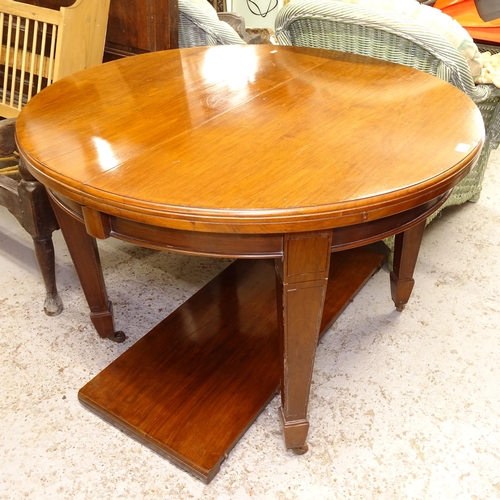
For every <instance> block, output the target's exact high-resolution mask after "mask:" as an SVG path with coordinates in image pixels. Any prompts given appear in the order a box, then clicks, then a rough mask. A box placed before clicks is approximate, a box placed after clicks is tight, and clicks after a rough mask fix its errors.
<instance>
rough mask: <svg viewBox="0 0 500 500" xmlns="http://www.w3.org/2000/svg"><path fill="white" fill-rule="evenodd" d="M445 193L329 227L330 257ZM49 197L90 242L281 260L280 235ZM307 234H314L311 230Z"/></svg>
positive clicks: (408, 220) (409, 220)
mask: <svg viewBox="0 0 500 500" xmlns="http://www.w3.org/2000/svg"><path fill="white" fill-rule="evenodd" d="M450 193H451V190H450V191H448V192H446V193H444V194H442V195H440V196H438V197H437V198H434V199H433V200H431V201H428V202H427V203H424V204H422V205H419V206H416V207H413V208H411V209H409V210H406V211H404V212H400V213H396V214H394V215H391V216H388V217H384V218H381V219H376V220H371V221H368V222H364V223H360V224H354V225H351V226H343V227H335V228H332V229H331V230H332V252H338V251H342V250H347V249H350V248H356V247H360V246H364V245H368V244H370V243H374V242H376V241H380V240H381V239H383V238H386V237H388V236H391V235H394V234H396V233H400V232H403V231H405V230H406V229H409V228H411V227H412V226H414V225H416V224H418V223H419V222H421V221H422V220H424V219H426V218H427V217H428V216H429V215H430V214H432V213H433V212H434V211H435V210H437V208H439V206H440V205H442V204H443V203H444V202H445V201H446V199H447V198H448V196H449V195H450ZM49 194H50V198H51V200H52V202H53V203H56V204H57V205H58V206H60V207H61V208H62V209H63V210H65V211H66V212H67V213H68V214H70V215H71V216H72V217H74V218H75V219H77V220H79V221H80V222H81V223H83V224H85V226H86V229H87V232H88V233H89V234H90V235H91V236H93V237H95V238H99V239H105V238H108V237H114V238H117V239H120V240H122V241H126V242H129V243H134V244H136V245H140V246H143V247H147V248H153V249H156V250H167V251H171V252H177V253H184V254H193V255H203V256H207V257H223V258H249V259H267V258H282V257H283V233H271V234H241V233H208V232H200V231H186V230H179V229H170V228H167V227H160V226H152V225H150V224H146V223H143V222H139V221H134V220H131V219H126V218H122V217H117V216H114V215H108V214H104V213H102V212H97V211H95V210H93V209H89V208H87V207H85V206H82V205H80V204H78V203H76V202H74V201H72V200H70V199H69V198H66V197H65V196H62V195H60V194H58V193H55V192H54V191H51V190H49ZM312 230H313V231H314V228H312Z"/></svg>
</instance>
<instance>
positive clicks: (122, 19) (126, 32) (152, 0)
mask: <svg viewBox="0 0 500 500" xmlns="http://www.w3.org/2000/svg"><path fill="white" fill-rule="evenodd" d="M178 19H179V13H178V8H177V0H111V5H110V9H109V21H108V32H107V35H106V47H105V53H104V59H105V60H111V59H117V58H119V57H124V56H129V55H132V54H140V53H143V52H154V51H157V50H165V49H171V48H176V47H177V46H178V41H177V36H178V35H177V33H178Z"/></svg>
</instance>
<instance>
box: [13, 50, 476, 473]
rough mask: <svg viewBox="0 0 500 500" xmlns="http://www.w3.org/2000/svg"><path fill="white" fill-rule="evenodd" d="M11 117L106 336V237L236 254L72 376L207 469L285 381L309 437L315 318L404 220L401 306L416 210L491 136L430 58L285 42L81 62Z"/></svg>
mask: <svg viewBox="0 0 500 500" xmlns="http://www.w3.org/2000/svg"><path fill="white" fill-rule="evenodd" d="M16 134H17V135H16V140H17V144H18V149H19V154H20V157H21V163H22V165H23V168H24V169H25V170H27V171H28V172H29V174H30V175H32V176H33V178H34V180H35V179H36V180H37V181H39V182H41V183H43V184H44V185H45V187H46V188H47V190H48V193H49V195H50V197H51V202H52V204H53V207H54V210H55V212H56V215H57V217H58V220H59V224H60V226H61V229H62V232H63V235H64V238H65V240H66V242H67V245H68V248H69V250H70V253H71V256H72V259H73V262H74V264H75V267H76V269H77V273H78V276H79V278H80V281H81V284H82V288H83V291H84V293H85V296H86V299H87V301H88V304H89V307H90V311H91V313H90V315H91V320H92V322H93V324H94V326H95V328H96V330H97V332H98V334H99V335H100V336H101V337H103V338H110V339H113V340H115V341H123V340H124V339H125V334H124V333H123V332H117V331H116V329H115V325H114V319H113V312H112V308H111V302H110V301H109V300H108V295H107V291H106V288H105V283H104V279H103V274H102V269H101V263H100V260H99V254H98V245H97V243H96V238H97V239H105V238H108V237H114V238H119V239H121V240H124V241H126V242H131V243H135V244H138V245H142V246H145V247H150V248H153V249H160V250H168V251H173V252H181V253H186V254H193V255H203V256H210V257H225V258H228V257H229V258H234V259H236V260H235V262H234V263H233V264H231V265H230V266H229V267H228V268H227V269H225V270H224V271H223V272H222V273H221V275H219V276H218V277H216V278H215V279H214V280H213V281H212V282H210V283H209V284H207V285H206V286H205V287H204V288H203V289H202V290H200V292H198V293H197V294H195V295H194V296H193V297H191V298H190V299H189V300H188V301H187V302H186V303H185V304H183V305H182V306H181V307H180V308H179V309H178V310H176V311H174V312H173V313H172V314H171V315H170V316H169V317H167V318H166V319H165V320H163V321H162V322H161V323H159V325H157V326H156V327H155V328H153V329H152V330H151V331H150V332H148V333H146V334H145V335H144V336H143V337H142V338H141V339H140V340H139V341H138V342H137V343H136V344H134V345H133V346H132V347H130V348H129V349H128V350H127V351H125V352H124V353H123V354H122V355H121V356H120V357H119V358H117V359H116V360H115V361H114V362H113V363H112V364H111V365H110V366H108V367H107V368H105V369H104V370H103V371H102V372H101V373H99V374H98V375H97V376H96V377H95V378H94V379H92V380H91V381H89V382H88V384H86V385H85V387H83V388H82V389H81V390H80V392H79V398H80V401H81V402H82V403H83V404H84V405H85V406H87V407H88V408H90V409H91V410H92V411H94V412H96V413H97V414H98V415H100V416H101V417H103V418H104V419H106V420H107V421H109V422H110V423H112V424H114V425H116V426H118V427H119V428H120V429H122V430H124V431H125V432H126V433H128V434H130V435H131V436H133V437H134V438H136V439H138V440H140V441H141V442H142V443H144V444H146V445H147V446H149V447H150V448H152V449H153V450H155V451H157V452H158V453H160V454H162V455H163V456H165V457H168V458H169V459H170V460H171V461H173V462H174V463H175V464H177V465H179V466H181V467H183V468H184V469H186V470H187V471H189V472H190V473H192V474H194V475H195V476H196V477H199V478H201V479H202V480H204V481H206V482H209V481H210V480H211V479H212V478H213V477H214V475H215V474H216V473H217V472H218V470H219V469H220V465H221V463H222V462H223V460H224V459H225V458H226V457H227V454H228V452H229V450H230V449H231V448H232V447H233V446H234V444H235V443H236V442H237V441H238V439H239V438H240V437H241V436H242V434H243V433H244V432H245V430H246V429H247V428H248V427H249V425H251V423H252V422H253V421H254V419H255V418H256V416H257V415H258V414H259V412H260V411H261V410H262V409H263V408H264V407H265V406H266V404H267V403H268V402H269V401H270V399H271V398H272V397H273V396H274V394H275V393H276V391H277V390H278V388H281V409H280V418H281V422H282V427H283V433H284V440H285V446H286V448H287V449H292V450H294V451H295V452H296V453H298V454H301V453H304V452H306V451H307V444H306V438H307V434H308V429H309V421H308V413H307V409H308V401H309V392H310V384H311V378H312V374H313V365H314V358H315V351H316V346H317V343H318V337H319V335H320V334H322V333H324V332H325V331H326V330H327V329H328V327H329V326H330V325H331V323H332V321H333V319H334V318H335V317H336V315H338V313H339V311H340V310H341V309H342V308H343V307H345V303H344V302H348V300H346V301H344V302H343V303H342V304H341V305H338V304H337V305H335V301H336V300H337V298H338V297H341V296H343V295H346V294H347V296H348V297H347V299H349V298H350V297H352V296H353V294H354V293H355V291H356V290H357V289H359V287H360V286H361V285H362V284H363V283H364V281H366V279H367V276H369V275H370V273H373V272H374V269H375V268H377V266H379V265H380V262H381V257H380V255H381V254H380V252H379V251H378V250H377V251H375V250H373V251H372V250H371V249H370V247H368V246H367V245H369V244H373V243H375V242H377V241H380V240H381V239H383V238H385V237H388V236H391V235H396V236H395V248H394V257H393V268H392V271H391V273H390V285H391V294H392V299H393V301H394V303H395V305H396V307H397V308H398V310H402V309H403V307H404V305H405V304H406V303H407V301H408V299H409V297H410V294H411V291H412V288H413V285H414V280H413V273H414V269H415V264H416V260H417V255H418V251H419V247H420V242H421V239H422V234H423V230H424V226H425V221H426V219H427V217H428V216H429V215H430V214H432V213H433V212H434V211H435V210H437V209H438V207H439V206H440V205H441V204H442V203H443V202H444V201H445V199H446V197H447V196H448V195H449V192H450V190H452V188H453V187H454V186H455V185H456V184H457V183H458V182H459V181H460V180H461V179H463V178H464V177H465V176H466V175H467V173H468V172H469V171H470V169H471V168H472V166H473V165H474V163H475V161H476V160H477V158H478V154H479V152H480V150H481V147H482V144H483V141H484V127H483V122H482V119H481V115H480V113H479V111H478V109H477V108H476V106H475V105H474V104H473V102H472V101H471V100H470V99H469V98H468V97H467V96H466V95H465V94H463V93H462V92H460V91H459V90H457V89H456V88H455V87H453V86H452V85H450V84H449V83H446V82H444V81H442V80H440V79H438V78H436V77H434V76H431V75H429V74H426V73H423V72H419V71H416V70H414V69H411V68H408V67H406V66H400V65H395V64H391V63H388V62H384V61H379V60H376V59H370V58H366V57H362V56H356V55H351V54H345V53H339V52H334V51H324V50H314V49H306V48H298V47H282V46H274V45H248V46H244V45H242V46H219V47H197V48H191V49H180V50H177V49H176V50H169V51H162V52H154V53H149V54H144V55H138V56H133V57H130V58H125V59H121V60H117V61H113V62H110V63H106V64H103V65H99V66H96V67H93V68H89V69H86V70H84V71H81V72H78V73H76V74H74V75H71V76H69V77H66V78H64V79H62V80H59V81H57V82H55V83H53V84H52V85H50V86H49V87H48V88H47V89H45V90H43V91H42V92H40V93H39V94H38V95H36V96H35V97H34V98H33V99H32V100H31V101H30V102H29V103H28V104H27V105H26V106H25V107H24V109H23V111H22V112H21V114H20V116H19V118H18V121H17V132H16ZM382 258H383V257H382ZM367 262H368V264H366V263H367ZM363 266H364V267H363ZM356 274H358V275H359V274H362V275H363V277H362V278H361V279H359V280H358V281H356V279H358V278H355V277H354V276H355V275H356ZM328 282H330V286H328V287H327V285H328ZM353 283H354V284H353ZM139 300H140V299H139V298H137V301H139ZM332 304H333V305H332Z"/></svg>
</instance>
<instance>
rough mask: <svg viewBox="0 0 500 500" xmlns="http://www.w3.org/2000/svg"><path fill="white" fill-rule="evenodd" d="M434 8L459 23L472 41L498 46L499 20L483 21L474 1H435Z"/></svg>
mask: <svg viewBox="0 0 500 500" xmlns="http://www.w3.org/2000/svg"><path fill="white" fill-rule="evenodd" d="M434 7H435V8H437V9H439V10H441V11H442V12H444V13H445V14H448V15H449V16H450V17H452V18H453V19H455V20H456V21H457V22H458V23H460V24H461V25H462V26H463V27H464V28H465V29H466V30H467V31H468V32H469V34H470V35H471V37H472V38H473V39H474V40H476V41H483V42H493V43H498V44H500V18H499V19H494V20H492V21H489V22H486V21H483V20H482V19H481V17H480V16H479V13H478V11H477V8H476V5H475V3H474V0H437V1H436V3H435V4H434Z"/></svg>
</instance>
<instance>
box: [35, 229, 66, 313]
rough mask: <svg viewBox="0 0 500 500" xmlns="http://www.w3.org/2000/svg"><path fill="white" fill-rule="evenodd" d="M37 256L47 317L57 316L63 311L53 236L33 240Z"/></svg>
mask: <svg viewBox="0 0 500 500" xmlns="http://www.w3.org/2000/svg"><path fill="white" fill-rule="evenodd" d="M33 243H34V246H35V255H36V258H37V261H38V266H39V267H40V271H41V273H42V278H43V282H44V284H45V290H46V295H45V303H44V306H43V309H44V311H45V314H46V315H47V316H57V315H58V314H60V313H61V312H62V310H63V303H62V300H61V297H59V294H58V293H57V285H56V266H55V253H54V244H53V242H52V236H51V235H50V236H48V237H47V238H35V237H34V238H33Z"/></svg>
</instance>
